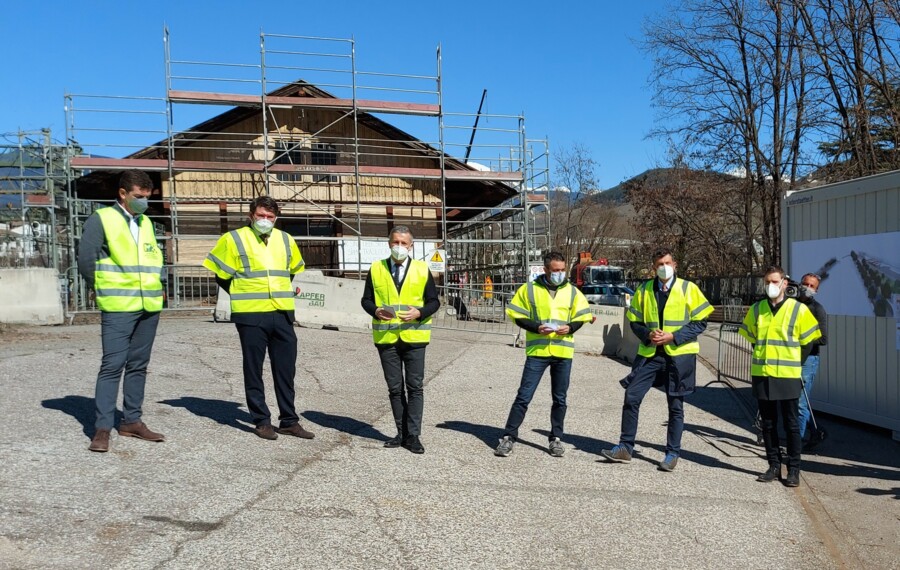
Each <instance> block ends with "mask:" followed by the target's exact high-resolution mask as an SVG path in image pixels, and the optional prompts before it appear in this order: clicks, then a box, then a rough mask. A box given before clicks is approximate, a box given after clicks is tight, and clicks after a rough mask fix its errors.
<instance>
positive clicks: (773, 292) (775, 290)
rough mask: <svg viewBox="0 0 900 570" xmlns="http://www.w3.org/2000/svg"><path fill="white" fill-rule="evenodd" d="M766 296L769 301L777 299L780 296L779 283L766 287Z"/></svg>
mask: <svg viewBox="0 0 900 570" xmlns="http://www.w3.org/2000/svg"><path fill="white" fill-rule="evenodd" d="M766 295H767V296H768V297H769V299H777V298H778V295H781V282H778V283H769V284H768V285H766Z"/></svg>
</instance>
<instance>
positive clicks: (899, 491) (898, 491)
mask: <svg viewBox="0 0 900 570" xmlns="http://www.w3.org/2000/svg"><path fill="white" fill-rule="evenodd" d="M856 492H857V493H861V494H863V495H872V496H875V497H877V496H880V495H894V498H895V499H897V500H898V501H900V487H894V488H893V489H890V490H886V489H870V488H867V487H863V488H861V489H857V490H856Z"/></svg>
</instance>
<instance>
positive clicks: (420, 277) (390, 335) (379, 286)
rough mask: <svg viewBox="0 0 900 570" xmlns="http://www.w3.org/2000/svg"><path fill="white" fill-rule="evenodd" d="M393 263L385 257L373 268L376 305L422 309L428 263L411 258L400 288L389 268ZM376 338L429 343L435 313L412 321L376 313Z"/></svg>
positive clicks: (404, 309)
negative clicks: (390, 317)
mask: <svg viewBox="0 0 900 570" xmlns="http://www.w3.org/2000/svg"><path fill="white" fill-rule="evenodd" d="M390 263H393V261H391V259H390V258H388V259H383V260H381V261H379V262H377V263H373V264H372V267H371V268H370V269H369V272H370V273H371V275H372V288H373V289H375V305H376V306H377V307H393V308H394V313H395V314H397V313H398V311H408V310H409V309H411V308H413V307H415V308H416V309H419V310H422V307H424V306H425V285H426V284H427V283H428V273H429V271H428V264H426V263H425V262H424V261H419V260H418V259H410V260H409V267H407V268H406V277H405V278H404V279H403V285H401V287H400V290H399V291H397V286H396V285H394V278H393V277H391V271H390V269H388V267H389V265H388V264H390ZM372 338H373V340H374V341H375V344H396V342H397V341H398V340H402V341H403V342H406V343H417V344H421V343H428V342H430V341H431V317H430V316H429V317H428V318H425V319H419V320H413V321H409V322H403V321H401V320H400V315H399V314H397V316H396V317H394V318H393V319H391V320H389V321H382V320H381V319H377V318H375V317H373V318H372Z"/></svg>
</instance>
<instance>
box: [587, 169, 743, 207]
mask: <svg viewBox="0 0 900 570" xmlns="http://www.w3.org/2000/svg"><path fill="white" fill-rule="evenodd" d="M675 171H676V169H675V168H651V169H650V170H645V171H644V172H642V173H640V174H638V175H637V176H634V177H632V178H629V179H628V180H624V181H622V182H620V183H618V184H616V185H615V186H613V187H612V188H609V189H608V190H603V191H602V192H598V193H596V194H593V195H592V196H591V197H590V198H591V199H592V200H595V201H597V202H599V203H604V202H606V203H615V204H623V203H625V192H626V188H628V186H629V185H630V184H632V183H641V184H664V183H665V182H666V181H667V180H668V179H669V178H671V177H672V176H674V172H675ZM704 174H706V175H707V176H709V177H714V178H718V179H721V180H722V181H726V180H732V179H734V176H731V175H729V174H722V173H720V172H712V171H709V172H704Z"/></svg>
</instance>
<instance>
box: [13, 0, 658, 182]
mask: <svg viewBox="0 0 900 570" xmlns="http://www.w3.org/2000/svg"><path fill="white" fill-rule="evenodd" d="M665 6H666V2H665V1H664V0H641V1H639V2H607V1H583V2H534V1H531V0H527V1H519V2H499V1H498V2H488V1H481V2H470V1H458V2H452V3H444V4H440V3H439V4H434V3H427V2H382V3H373V2H370V1H356V0H352V1H348V0H345V1H343V2H283V3H271V2H247V1H242V2H237V1H230V0H225V1H219V2H211V1H210V2H207V1H175V0H161V1H157V2H141V3H138V2H130V1H126V0H122V1H115V2H114V1H112V0H105V1H101V0H92V1H90V2H72V1H71V0H69V1H66V2H61V1H57V0H51V1H47V2H41V3H39V4H35V3H30V2H8V3H6V5H4V7H3V10H2V12H0V37H2V38H3V41H4V44H5V45H6V46H7V49H6V50H5V53H4V66H3V82H2V87H0V94H2V99H0V103H2V104H0V133H8V132H12V131H16V130H18V129H23V130H33V129H40V128H43V127H49V128H51V129H52V130H53V134H54V138H57V139H60V140H61V139H63V138H64V133H65V119H64V112H63V95H64V93H66V92H70V93H90V94H105V95H147V96H154V97H162V96H164V89H165V72H164V57H163V42H162V37H163V25H164V24H167V25H168V26H169V29H170V33H171V37H172V46H173V48H172V49H173V57H175V58H177V59H196V60H206V61H223V62H249V63H255V62H258V57H259V55H258V54H259V49H258V38H259V32H260V31H263V32H265V33H267V34H276V33H277V34H291V35H307V36H327V37H337V38H350V37H353V38H354V39H355V40H356V50H357V62H358V66H359V68H361V69H366V70H377V71H386V72H399V73H422V74H433V72H434V70H435V57H434V53H435V48H436V47H437V46H438V44H441V45H442V51H443V80H444V89H443V91H444V107H445V110H447V111H458V112H471V113H474V112H475V111H476V109H477V107H478V102H479V100H480V97H481V91H482V89H485V88H486V89H487V90H488V97H487V101H486V111H487V112H490V113H498V114H519V113H524V114H525V117H526V130H527V134H528V137H529V138H543V137H548V138H549V139H550V144H551V152H552V148H555V147H559V146H560V145H570V144H572V143H575V142H581V143H584V144H585V145H586V146H587V147H588V148H589V149H590V151H591V152H592V155H593V157H594V158H595V159H596V160H597V161H598V162H599V163H600V169H599V175H600V183H601V187H603V188H609V187H611V186H614V185H615V184H617V183H619V182H621V181H622V180H624V179H626V178H628V177H631V176H633V175H636V174H639V173H641V172H643V171H644V170H646V169H647V168H652V167H654V166H659V165H660V164H661V163H662V162H663V161H664V156H665V149H664V147H663V145H661V144H660V143H659V142H657V141H652V140H647V139H646V138H645V137H646V134H647V132H648V131H649V130H650V128H651V126H652V123H653V118H654V111H653V109H652V108H651V106H650V92H649V87H648V78H649V76H650V73H651V67H650V61H649V58H648V57H647V56H646V55H645V54H644V53H643V52H642V51H640V49H639V48H638V47H637V45H636V44H635V41H634V40H638V39H640V31H641V23H642V22H643V20H644V18H645V17H646V16H648V15H653V14H656V13H659V12H660V11H661V10H664V9H665ZM370 96H371V95H370ZM373 98H374V97H373ZM222 110H224V109H223V108H222V107H218V108H213V109H212V110H211V112H213V113H215V112H221V111H222ZM204 118H206V117H204ZM384 118H386V119H387V120H389V121H391V122H393V121H392V119H391V117H390V116H387V117H384ZM398 126H401V128H407V127H406V126H405V125H403V124H400V125H398ZM408 130H410V132H412V133H413V134H416V135H418V136H422V138H424V139H426V140H427V138H428V137H427V136H424V135H419V133H417V132H416V131H415V130H414V129H411V128H408Z"/></svg>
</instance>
